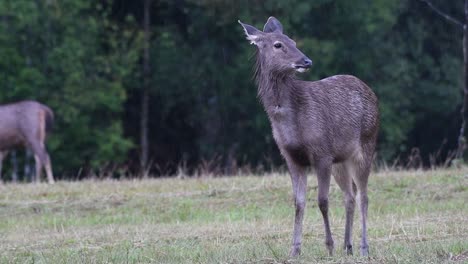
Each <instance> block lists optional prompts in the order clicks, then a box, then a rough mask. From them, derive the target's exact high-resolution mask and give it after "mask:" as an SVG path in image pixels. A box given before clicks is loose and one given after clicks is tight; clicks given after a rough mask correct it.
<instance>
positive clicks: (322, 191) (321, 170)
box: [315, 159, 334, 256]
mask: <svg viewBox="0 0 468 264" xmlns="http://www.w3.org/2000/svg"><path fill="white" fill-rule="evenodd" d="M331 166H332V159H321V160H318V161H317V162H316V163H315V168H316V171H317V181H318V206H319V208H320V212H321V213H322V217H323V224H324V227H325V245H326V247H327V249H328V254H329V255H330V256H331V255H333V250H334V242H333V238H332V234H331V229H330V220H329V217H328V193H329V191H330V180H331Z"/></svg>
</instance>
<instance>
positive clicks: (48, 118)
mask: <svg viewBox="0 0 468 264" xmlns="http://www.w3.org/2000/svg"><path fill="white" fill-rule="evenodd" d="M42 107H43V109H44V112H45V130H46V132H47V133H50V132H52V127H53V126H54V112H53V111H52V110H51V109H50V108H49V107H47V106H45V105H43V106H42Z"/></svg>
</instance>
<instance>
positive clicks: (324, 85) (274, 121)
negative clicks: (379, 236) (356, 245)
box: [239, 17, 379, 257]
mask: <svg viewBox="0 0 468 264" xmlns="http://www.w3.org/2000/svg"><path fill="white" fill-rule="evenodd" d="M239 23H240V24H241V25H242V27H243V28H244V31H245V34H246V35H247V39H248V40H249V41H250V42H251V43H252V44H254V45H255V46H257V63H256V71H255V77H256V83H257V86H258V96H259V98H260V101H261V103H262V104H263V107H264V109H265V111H266V113H267V114H268V118H269V120H270V123H271V127H272V130H273V137H274V139H275V141H276V144H277V145H278V148H279V150H280V152H281V154H282V156H283V157H284V159H285V160H286V163H287V166H288V169H289V172H290V174H291V180H292V187H293V193H294V203H295V207H296V215H295V220H294V230H293V235H292V246H291V251H290V255H291V256H293V257H294V256H296V255H298V254H300V252H301V240H302V222H303V221H302V220H303V216H304V208H305V204H306V192H307V175H306V168H307V167H308V166H313V167H314V168H315V170H316V173H317V181H318V206H319V208H320V211H321V213H322V216H323V222H324V227H325V245H326V247H327V249H328V252H329V254H330V255H332V254H333V249H334V242H333V238H332V234H331V231H330V221H329V217H328V193H329V189H330V178H331V174H333V175H334V178H335V181H336V182H337V184H338V185H339V187H340V189H341V190H342V191H343V192H344V201H345V208H346V226H345V235H344V249H345V250H346V252H347V254H349V255H351V254H352V253H353V250H352V241H351V238H352V226H353V217H354V207H355V206H354V204H355V196H356V191H357V194H358V201H359V205H360V209H361V210H360V211H361V225H362V240H361V255H363V256H367V255H368V253H369V246H368V242H367V228H366V218H367V204H368V198H367V181H368V178H369V173H370V168H371V164H372V160H373V156H374V151H375V145H376V140H377V132H378V128H379V110H378V102H377V97H376V96H375V94H374V93H373V92H372V90H371V89H370V88H369V87H368V86H367V85H366V84H365V83H364V82H362V81H361V80H359V79H358V78H356V77H354V76H350V75H336V76H332V77H329V78H325V79H323V80H319V81H315V82H311V81H302V80H298V79H297V78H295V73H296V72H305V71H306V70H308V69H309V68H310V67H311V66H312V61H311V60H310V59H309V58H308V57H306V56H305V55H304V54H303V53H302V52H301V51H300V50H299V49H297V48H296V43H295V42H294V41H293V40H291V39H290V38H289V37H288V36H286V35H284V34H283V26H282V25H281V23H280V22H279V21H278V20H277V19H276V18H274V17H270V18H269V19H268V21H267V22H266V24H265V26H264V28H263V32H262V31H260V30H258V29H256V28H255V27H253V26H250V25H247V24H244V23H242V22H240V21H239Z"/></svg>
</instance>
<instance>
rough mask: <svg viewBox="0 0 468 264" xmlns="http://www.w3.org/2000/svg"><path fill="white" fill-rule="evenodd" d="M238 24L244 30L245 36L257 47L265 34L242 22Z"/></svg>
mask: <svg viewBox="0 0 468 264" xmlns="http://www.w3.org/2000/svg"><path fill="white" fill-rule="evenodd" d="M238 22H239V24H241V26H242V27H243V28H244V32H245V35H246V36H247V39H248V40H250V43H251V44H255V45H257V42H258V40H259V38H260V37H261V36H262V35H263V32H262V31H260V30H258V29H256V28H255V27H253V26H251V25H247V24H244V23H242V22H241V21H240V20H238Z"/></svg>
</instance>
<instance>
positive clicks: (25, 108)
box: [0, 101, 54, 183]
mask: <svg viewBox="0 0 468 264" xmlns="http://www.w3.org/2000/svg"><path fill="white" fill-rule="evenodd" d="M0 119H1V120H2V122H1V123H0V179H1V167H2V166H1V162H2V160H3V159H4V158H5V156H6V155H7V153H8V151H9V150H11V149H13V148H16V147H27V148H30V149H31V150H32V152H33V153H34V158H35V160H36V181H40V175H41V169H42V166H43V165H44V166H45V169H46V173H47V179H48V182H49V183H54V178H53V175H52V167H51V164H50V158H49V154H48V153H47V151H46V148H45V140H46V137H47V132H48V131H50V128H51V125H52V121H53V112H52V110H50V108H48V107H47V106H45V105H43V104H40V103H38V102H35V101H22V102H17V103H12V104H7V105H1V106H0Z"/></svg>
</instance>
